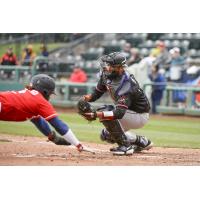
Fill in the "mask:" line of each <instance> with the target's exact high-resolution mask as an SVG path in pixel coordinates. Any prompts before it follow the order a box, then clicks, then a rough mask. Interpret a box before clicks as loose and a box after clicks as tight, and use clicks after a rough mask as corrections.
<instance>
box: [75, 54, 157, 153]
mask: <svg viewBox="0 0 200 200" xmlns="http://www.w3.org/2000/svg"><path fill="white" fill-rule="evenodd" d="M100 66H101V67H100V78H99V81H98V83H97V86H96V88H95V89H94V91H93V92H92V94H87V95H84V96H83V97H81V99H80V100H79V102H78V105H77V106H78V112H79V114H80V115H82V116H83V117H84V118H85V119H86V120H88V121H93V120H96V119H97V118H98V119H99V121H100V122H101V123H102V124H103V125H104V127H105V128H104V129H103V130H102V131H101V134H100V138H101V140H103V141H106V142H109V143H117V147H113V148H111V149H110V151H112V152H113V154H114V155H131V154H133V152H135V151H142V150H149V149H150V148H151V147H152V145H153V143H152V142H151V141H150V140H149V139H147V138H146V137H144V136H140V135H136V134H132V133H130V132H129V130H130V129H138V128H142V127H143V126H144V125H145V124H146V123H147V122H148V119H149V110H150V104H149V101H148V99H147V97H146V95H145V94H144V92H143V90H142V89H141V88H140V87H139V84H138V82H137V81H136V79H135V77H134V76H133V75H132V74H129V73H128V72H127V71H126V70H125V68H126V66H127V65H126V58H125V56H124V55H123V54H122V53H120V52H114V53H111V54H109V55H105V56H103V57H101V58H100ZM105 92H108V93H109V95H110V97H111V98H112V100H113V102H114V104H113V105H103V106H101V107H99V108H97V109H94V108H93V107H92V105H91V104H90V102H94V101H96V100H97V99H99V98H100V97H101V96H102V95H103V94H104V93H105Z"/></svg>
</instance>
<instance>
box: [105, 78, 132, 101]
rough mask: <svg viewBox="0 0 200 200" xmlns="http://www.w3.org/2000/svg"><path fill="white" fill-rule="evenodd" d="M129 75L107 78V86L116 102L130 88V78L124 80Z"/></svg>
mask: <svg viewBox="0 0 200 200" xmlns="http://www.w3.org/2000/svg"><path fill="white" fill-rule="evenodd" d="M125 78H127V77H124V76H123V77H122V78H120V79H117V80H112V81H110V80H107V82H106V88H107V90H108V92H109V94H110V96H111V98H112V99H113V101H114V102H117V100H118V99H119V98H120V96H121V95H123V94H124V93H127V92H128V90H130V89H131V88H130V83H129V82H128V80H127V79H126V80H124V79H125Z"/></svg>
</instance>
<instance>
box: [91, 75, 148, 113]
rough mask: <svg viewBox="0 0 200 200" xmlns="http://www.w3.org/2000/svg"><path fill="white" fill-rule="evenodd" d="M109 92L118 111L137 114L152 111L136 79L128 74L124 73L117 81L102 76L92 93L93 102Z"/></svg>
mask: <svg viewBox="0 0 200 200" xmlns="http://www.w3.org/2000/svg"><path fill="white" fill-rule="evenodd" d="M107 91H108V92H109V94H110V96H111V98H112V99H113V102H114V104H115V105H116V109H120V110H125V111H126V110H127V109H129V110H132V111H135V112H136V113H147V112H149V110H150V104H149V101H148V99H147V97H146V95H145V93H144V92H143V90H142V89H141V88H140V86H139V84H138V82H137V81H136V79H135V77H134V76H133V75H132V74H129V73H128V72H124V73H123V74H122V75H121V76H120V77H118V79H115V80H109V79H106V78H105V77H104V76H101V77H100V80H99V81H98V84H97V87H96V89H95V90H94V91H93V93H92V99H91V101H95V100H96V99H98V98H100V97H101V96H102V95H103V94H104V93H105V92H107ZM123 112H124V111H123ZM124 113H125V112H124Z"/></svg>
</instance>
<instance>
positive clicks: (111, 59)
mask: <svg viewBox="0 0 200 200" xmlns="http://www.w3.org/2000/svg"><path fill="white" fill-rule="evenodd" d="M100 66H101V69H100V74H101V75H102V76H103V77H104V78H109V79H115V78H117V77H118V76H119V74H118V72H116V69H117V68H118V67H127V65H126V57H125V56H124V55H123V53H121V52H114V53H110V54H108V55H105V56H102V57H101V58H100ZM107 66H111V67H112V68H113V69H112V71H108V70H107Z"/></svg>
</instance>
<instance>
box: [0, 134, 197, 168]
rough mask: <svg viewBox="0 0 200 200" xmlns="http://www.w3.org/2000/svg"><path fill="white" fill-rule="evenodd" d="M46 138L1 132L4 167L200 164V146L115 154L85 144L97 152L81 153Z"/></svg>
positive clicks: (0, 160)
mask: <svg viewBox="0 0 200 200" xmlns="http://www.w3.org/2000/svg"><path fill="white" fill-rule="evenodd" d="M45 139H46V138H40V137H21V136H11V135H3V134H0V165H1V166H8V165H13V166H18V165H20V166H27V165H28V166H42V165H43V166H51V165H54V166H61V165H70V166H113V165H114V166H135V165H141V166H146V165H147V166H161V165H165V166H170V165H172V166H173V165H174V166H175V165H179V166H187V165H192V166H193V165H194V166H200V149H180V148H160V147H154V148H152V149H151V150H149V151H146V152H142V153H135V154H134V155H131V156H113V155H112V154H111V153H110V152H109V148H110V147H111V146H110V145H107V144H94V143H87V144H86V143H85V145H88V146H89V147H91V148H94V149H96V151H97V152H96V154H95V155H93V154H90V153H87V152H82V153H79V152H77V150H76V149H75V148H73V147H71V146H67V147H66V146H57V145H55V144H53V143H51V142H47V141H46V140H45Z"/></svg>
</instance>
